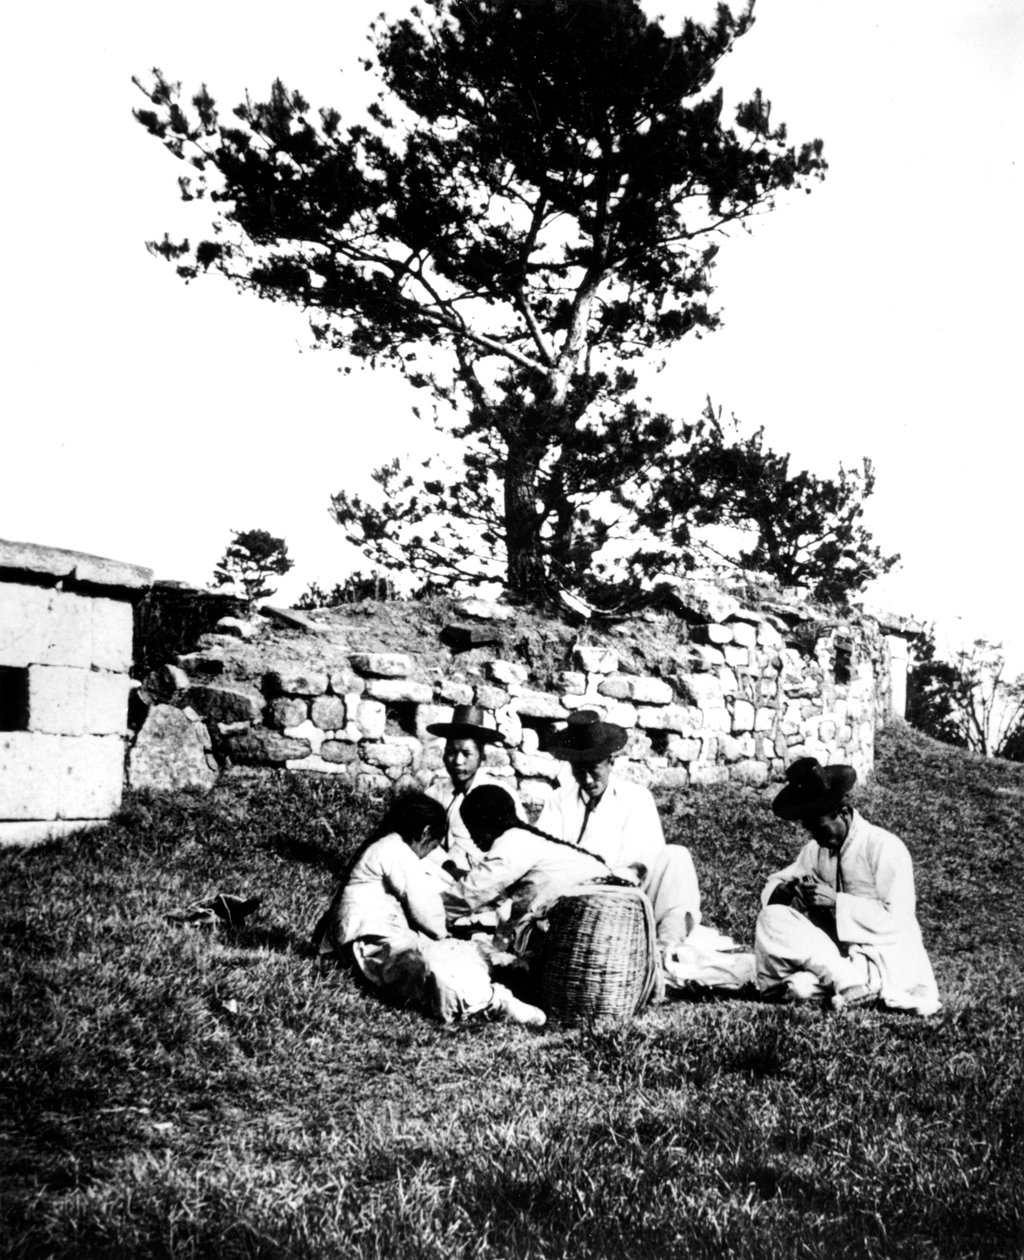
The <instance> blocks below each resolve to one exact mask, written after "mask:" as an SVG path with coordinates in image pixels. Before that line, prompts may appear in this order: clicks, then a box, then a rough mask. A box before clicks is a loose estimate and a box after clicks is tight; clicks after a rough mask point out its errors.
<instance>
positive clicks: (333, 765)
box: [284, 752, 354, 778]
mask: <svg viewBox="0 0 1024 1260" xmlns="http://www.w3.org/2000/svg"><path fill="white" fill-rule="evenodd" d="M284 768H285V769H286V770H300V771H301V772H302V773H303V774H333V775H341V776H342V777H343V778H353V777H354V773H353V770H352V767H351V765H349V764H348V763H347V762H335V761H327V760H325V759H324V758H323V757H321V756H320V755H319V754H318V753H315V752H314V753H310V755H309V756H308V757H301V758H299V757H297V758H296V759H295V760H294V761H286V762H285V763H284Z"/></svg>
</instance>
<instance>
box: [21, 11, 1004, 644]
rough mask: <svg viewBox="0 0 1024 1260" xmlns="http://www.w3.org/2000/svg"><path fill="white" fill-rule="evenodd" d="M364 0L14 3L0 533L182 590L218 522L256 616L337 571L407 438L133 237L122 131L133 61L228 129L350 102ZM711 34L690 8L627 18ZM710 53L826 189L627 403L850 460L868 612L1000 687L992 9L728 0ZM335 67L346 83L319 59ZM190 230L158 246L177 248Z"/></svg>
mask: <svg viewBox="0 0 1024 1260" xmlns="http://www.w3.org/2000/svg"><path fill="white" fill-rule="evenodd" d="M381 7H384V8H386V9H387V10H388V12H389V13H391V14H400V13H402V12H404V11H405V10H406V8H407V5H406V4H402V3H398V2H397V0H391V3H389V4H384V5H382V3H381V0H333V2H331V3H326V2H321V0H293V3H292V4H290V5H288V6H283V7H282V6H278V5H275V6H273V7H271V6H269V5H265V4H261V3H245V4H241V3H236V2H235V0H204V2H203V3H199V2H198V0H181V2H180V3H178V4H176V5H173V6H170V7H167V6H156V5H147V4H139V3H138V2H137V0H136V2H134V3H115V2H113V0H97V3H93V4H78V3H72V0H61V2H60V3H57V4H56V5H54V4H51V5H45V6H44V5H30V4H22V5H18V6H17V7H16V8H15V7H14V6H12V8H11V10H10V11H9V12H8V13H7V15H6V16H5V18H4V19H3V23H2V27H0V29H2V33H3V40H2V47H3V51H2V52H0V59H2V77H0V82H2V87H0V90H2V92H3V110H4V113H3V116H4V118H5V119H6V127H5V134H4V157H5V166H6V171H7V181H6V182H7V187H6V190H5V195H4V199H3V210H2V211H0V215H2V217H3V225H4V237H5V240H6V242H7V259H6V266H5V276H4V279H5V288H6V302H5V308H6V321H5V323H6V327H5V332H4V338H3V346H4V350H5V360H6V362H5V366H4V372H3V379H4V383H5V394H6V399H5V403H6V405H5V407H4V414H5V420H4V441H3V443H2V447H0V449H2V451H3V454H4V464H5V466H6V472H5V476H4V478H3V494H2V497H0V537H6V538H13V539H21V540H26V541H32V542H39V543H44V544H49V545H52V546H60V547H70V548H74V549H77V550H82V551H89V552H94V553H97V554H100V555H108V556H113V557H115V558H117V559H122V560H128V561H133V562H137V563H140V564H145V565H148V566H149V567H151V568H153V569H155V570H156V572H157V575H158V576H160V577H177V578H182V579H185V580H189V581H193V582H199V583H202V582H206V581H209V579H210V575H211V573H212V569H213V566H214V564H215V563H216V561H217V559H218V558H219V556H220V555H221V553H222V551H223V549H224V546H225V544H226V543H227V541H228V537H229V534H230V532H231V530H234V529H249V528H257V527H258V528H264V529H269V530H270V531H271V532H273V533H275V534H279V535H283V536H284V537H285V538H286V540H287V542H288V545H289V549H290V552H291V554H292V556H293V557H294V559H295V560H296V568H295V570H294V571H293V573H292V574H291V575H289V577H288V579H286V580H285V581H284V582H282V584H281V587H280V590H279V595H278V598H279V599H282V600H285V599H288V600H290V599H294V598H296V597H297V596H298V594H299V593H300V592H301V591H302V590H303V589H304V588H305V586H306V585H307V584H308V582H309V581H310V580H312V579H318V580H319V581H320V582H321V584H322V585H324V586H325V587H330V586H331V585H332V584H333V583H334V582H335V581H337V580H340V579H341V578H343V577H344V575H345V573H347V572H348V571H349V570H350V569H351V568H352V567H354V566H358V563H359V558H358V556H356V555H354V554H353V553H352V552H351V551H349V550H347V549H346V548H345V546H344V543H343V540H342V537H341V531H340V530H339V528H338V527H337V526H336V525H334V524H332V522H331V521H330V518H329V517H328V514H327V509H328V505H329V499H330V495H331V493H332V492H336V491H338V490H340V489H342V488H346V487H347V488H352V487H357V488H358V487H360V486H362V485H364V484H365V483H366V481H367V475H368V472H369V470H370V469H371V468H372V467H374V466H376V465H377V464H379V463H381V462H382V461H383V460H385V459H388V458H391V457H392V456H393V455H395V454H401V453H404V452H405V451H408V450H415V451H418V452H420V453H423V454H426V453H429V451H430V449H431V447H432V445H433V444H434V441H433V435H432V432H431V431H430V430H429V429H428V428H426V427H419V426H418V425H417V423H416V422H415V421H414V420H413V419H412V417H411V415H410V406H411V405H412V404H413V403H414V402H415V401H417V398H416V396H415V395H413V394H411V393H410V392H409V391H407V390H406V389H405V387H404V386H403V385H402V384H401V382H400V381H398V380H397V379H396V378H389V377H387V376H385V375H383V374H380V373H377V374H374V375H372V376H371V375H369V374H363V373H356V374H354V375H353V376H349V377H344V376H342V375H340V374H339V373H338V368H339V367H340V366H341V360H340V359H339V358H337V357H334V358H332V357H330V356H328V355H325V354H319V353H313V352H311V351H310V350H309V349H308V339H307V337H306V330H305V323H304V321H303V319H302V317H301V316H300V315H299V314H298V313H296V312H294V311H290V310H287V309H285V308H281V307H275V306H270V305H268V304H266V303H259V302H257V301H256V300H255V299H254V298H251V297H238V296H236V295H235V294H234V292H233V291H232V290H230V289H229V288H228V287H227V286H226V285H225V284H224V283H222V282H218V281H217V280H216V279H211V280H210V281H208V282H207V283H202V282H200V283H197V284H194V285H192V286H189V287H186V286H185V285H183V284H182V283H181V282H180V281H179V280H178V279H177V277H176V276H175V275H174V273H173V269H172V268H171V267H169V266H167V264H165V263H163V262H161V261H160V260H157V259H153V258H151V257H150V256H149V255H148V254H147V253H146V251H145V246H144V242H145V241H146V240H147V239H153V238H155V237H159V236H161V235H162V234H163V232H164V231H165V230H167V231H169V232H170V233H171V235H172V236H175V235H180V234H181V232H180V229H181V226H182V224H183V223H184V222H185V221H184V220H183V219H182V214H183V208H182V207H180V205H179V203H178V201H177V184H176V180H177V177H178V175H179V174H183V173H185V168H184V167H183V166H182V165H181V164H179V163H176V162H175V161H174V160H173V159H172V158H171V157H170V155H169V154H167V153H166V152H165V151H164V150H163V148H162V147H161V146H160V145H159V144H158V142H156V141H155V140H153V139H152V138H151V137H149V136H148V135H146V133H145V132H144V131H143V129H142V128H141V127H139V126H138V124H136V123H135V122H134V120H133V119H132V118H131V112H130V111H131V109H132V108H133V107H136V106H138V105H139V104H141V102H142V98H141V97H140V96H139V94H138V92H137V91H136V89H135V88H134V87H133V86H132V84H131V82H130V79H131V75H132V74H145V73H146V72H147V71H148V70H149V68H150V67H152V66H159V67H161V68H162V69H163V70H164V71H165V72H166V73H167V74H168V75H169V76H171V77H173V78H176V79H181V80H182V81H183V82H184V84H185V86H186V88H187V89H189V90H191V89H194V88H195V87H197V86H198V85H199V83H200V82H203V81H205V82H206V83H207V84H208V85H209V87H210V90H211V92H212V93H213V95H214V96H215V97H216V98H217V100H218V103H219V104H220V105H221V106H222V107H224V108H225V109H226V108H227V107H228V106H230V105H233V104H234V103H235V102H236V101H237V100H238V99H239V97H240V96H241V94H242V92H243V91H244V89H245V88H246V87H248V88H250V89H251V91H252V92H253V93H254V94H255V95H261V94H262V93H264V92H265V90H266V89H267V87H268V86H269V84H270V81H271V79H272V78H273V77H274V76H275V75H280V76H281V77H283V78H284V80H285V82H286V83H287V84H288V85H289V86H290V87H297V88H299V89H301V90H302V91H303V93H304V94H305V95H306V96H307V98H309V99H311V100H312V102H313V103H314V104H335V105H337V106H338V107H339V108H341V109H342V111H343V114H344V112H345V103H346V101H349V100H352V101H356V100H361V99H366V97H367V95H368V92H369V85H368V84H367V83H366V81H365V80H364V78H363V77H362V75H361V73H360V72H359V71H358V70H357V69H356V58H357V57H358V56H360V55H361V54H362V53H363V51H364V44H363V38H364V32H365V31H366V28H367V27H368V25H369V22H370V20H371V19H372V17H373V16H374V15H375V14H376V13H377V12H378V11H379V9H380V8H381ZM650 7H651V9H652V11H657V10H658V9H660V10H661V11H662V12H665V13H667V14H668V15H669V22H668V24H669V25H671V19H672V15H673V14H680V13H683V12H693V13H694V14H695V15H696V16H702V15H706V14H708V13H709V12H710V11H711V10H712V9H713V5H712V4H711V3H709V0H697V2H696V3H694V4H692V5H691V4H680V3H677V2H676V0H662V3H661V4H660V5H654V4H653V3H652V5H651V6H650ZM757 15H758V21H757V24H756V26H755V28H754V30H753V31H752V32H751V33H750V34H749V35H748V36H746V37H745V38H744V39H743V40H742V41H740V44H739V45H738V46H737V49H736V51H735V52H734V53H733V54H732V55H731V57H730V58H728V59H727V61H726V63H725V64H724V66H723V74H724V83H725V87H726V90H727V95H729V96H731V97H732V99H734V100H735V99H741V98H742V97H745V96H746V95H749V94H750V92H751V91H752V90H753V88H754V87H757V86H760V87H762V88H763V89H764V92H765V94H766V95H767V96H768V98H769V99H770V100H771V101H772V102H773V115H772V117H773V121H785V122H786V123H787V124H788V125H789V129H790V136H791V138H792V139H793V140H796V141H801V140H804V139H810V138H812V137H814V136H821V137H822V138H823V139H824V141H825V155H826V157H827V158H828V160H829V163H830V171H829V174H828V177H827V179H826V180H825V182H824V183H823V184H821V185H815V186H814V190H813V192H812V193H811V195H809V196H803V195H802V194H799V193H798V194H794V195H791V196H790V197H788V198H786V197H784V198H781V199H780V201H779V205H778V207H777V209H776V210H775V212H774V213H773V214H771V215H768V216H767V217H765V218H763V219H762V220H760V221H759V222H757V223H756V224H755V226H754V231H753V233H752V234H750V235H749V236H745V235H742V234H738V235H737V236H735V237H733V238H731V239H730V240H728V241H726V242H724V243H723V246H722V250H721V253H720V255H719V265H718V269H717V273H716V278H717V291H716V294H715V299H716V301H717V303H718V304H719V306H720V307H721V308H722V309H723V311H724V316H725V324H724V327H723V329H722V330H721V331H720V332H718V333H717V334H715V335H714V336H712V337H709V338H706V339H704V340H703V341H700V342H698V341H696V340H692V339H691V340H687V341H684V342H683V343H681V345H680V346H679V347H678V348H677V349H676V351H675V352H674V353H673V355H672V358H671V360H670V362H669V365H668V367H667V368H666V370H665V372H664V373H663V374H662V375H661V376H660V377H659V378H657V379H658V388H659V394H658V396H657V397H656V402H657V403H658V404H659V405H661V406H663V407H664V408H665V409H666V410H671V411H673V412H675V413H678V414H680V415H688V416H693V415H695V414H696V413H697V412H698V411H699V409H700V407H701V406H702V403H703V400H704V397H705V395H706V394H709V393H710V395H711V396H712V398H713V399H714V400H715V402H716V404H720V405H722V406H723V407H724V409H725V410H726V412H730V411H734V412H735V413H736V414H737V415H738V417H739V418H740V420H741V421H742V422H743V423H744V425H745V426H746V427H748V428H755V427H757V426H759V425H762V424H763V425H764V426H765V428H766V431H767V438H768V441H769V443H770V445H772V446H773V447H775V448H776V449H779V450H786V449H788V450H791V451H792V454H793V465H794V467H801V466H803V467H810V468H812V469H813V470H814V471H816V472H818V473H820V474H827V475H831V474H833V473H834V472H835V470H836V467H837V465H838V463H839V462H840V461H843V462H845V463H846V464H847V465H851V464H858V463H859V461H860V458H861V456H862V455H869V456H870V457H871V458H872V459H873V460H874V462H875V466H876V470H877V473H878V485H877V489H876V492H875V496H874V498H873V499H872V500H871V502H870V504H869V508H868V524H869V527H870V528H871V529H872V530H873V531H874V533H875V537H876V540H877V541H878V543H879V544H880V545H881V546H882V547H883V549H885V550H886V551H899V552H901V553H902V556H903V563H902V566H901V568H900V570H899V571H898V572H897V573H896V574H893V575H890V577H888V578H886V579H884V580H883V581H882V582H880V583H879V584H877V586H876V588H875V589H874V590H873V591H871V592H869V596H870V597H871V598H872V599H873V600H874V601H875V602H877V603H879V604H882V605H885V606H888V607H891V608H894V609H896V610H898V611H902V612H905V613H908V614H912V615H916V616H920V617H925V618H928V619H938V620H939V622H940V628H944V629H945V631H946V633H948V634H951V635H952V636H954V637H962V636H966V635H969V636H973V635H975V634H984V635H986V636H987V637H989V638H993V639H1002V640H1003V641H1004V642H1005V643H1006V645H1007V648H1008V649H1010V652H1011V654H1012V656H1013V659H1014V660H1015V662H1016V663H1017V667H1018V668H1022V667H1024V607H1022V605H1024V600H1022V598H1021V591H1022V589H1024V581H1022V565H1021V560H1020V554H1021V535H1022V530H1021V520H1022V512H1021V502H1020V500H1021V493H1022V487H1021V471H1020V470H1021V456H1022V453H1024V441H1022V437H1021V429H1022V425H1021V421H1022V415H1021V411H1022V408H1021V401H1020V397H1021V389H1020V378H1021V367H1020V363H1021V351H1020V343H1021V333H1022V327H1021V314H1020V294H1021V292H1022V289H1024V245H1022V239H1021V238H1022V232H1021V228H1020V218H1021V206H1022V205H1024V178H1022V166H1024V163H1022V148H1024V144H1022V140H1021V119H1022V117H1024V87H1022V84H1024V73H1022V72H1024V5H1022V4H1021V3H1020V0H759V4H758V9H757ZM341 67H345V73H344V75H341V74H339V69H340V68H341ZM186 230H187V227H186Z"/></svg>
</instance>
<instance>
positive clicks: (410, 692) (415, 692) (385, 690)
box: [363, 678, 434, 704]
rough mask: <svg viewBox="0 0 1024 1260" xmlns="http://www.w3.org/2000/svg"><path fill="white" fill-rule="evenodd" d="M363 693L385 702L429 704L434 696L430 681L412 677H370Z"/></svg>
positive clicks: (370, 697)
mask: <svg viewBox="0 0 1024 1260" xmlns="http://www.w3.org/2000/svg"><path fill="white" fill-rule="evenodd" d="M363 694H364V695H365V696H366V697H367V699H369V700H382V701H383V702H384V703H385V704H429V703H430V701H431V700H433V698H434V688H433V687H432V686H431V685H430V683H425V682H416V681H415V679H412V678H369V679H367V682H366V687H365V689H364V691H363Z"/></svg>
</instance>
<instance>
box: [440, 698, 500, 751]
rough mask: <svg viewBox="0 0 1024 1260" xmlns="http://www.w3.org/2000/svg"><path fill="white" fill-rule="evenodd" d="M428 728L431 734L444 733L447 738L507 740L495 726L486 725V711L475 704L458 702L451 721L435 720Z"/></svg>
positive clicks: (498, 742) (486, 741)
mask: <svg viewBox="0 0 1024 1260" xmlns="http://www.w3.org/2000/svg"><path fill="white" fill-rule="evenodd" d="M427 730H428V731H429V732H430V734H431V735H443V736H444V738H445V739H475V740H476V742H477V743H478V744H503V743H504V742H505V736H504V735H502V734H500V733H499V732H498V731H496V730H495V729H494V727H493V726H485V725H484V711H483V709H481V708H480V707H479V705H475V704H457V705H456V706H455V708H454V709H452V720H451V721H450V722H435V723H434V724H433V725H432V726H428V727H427Z"/></svg>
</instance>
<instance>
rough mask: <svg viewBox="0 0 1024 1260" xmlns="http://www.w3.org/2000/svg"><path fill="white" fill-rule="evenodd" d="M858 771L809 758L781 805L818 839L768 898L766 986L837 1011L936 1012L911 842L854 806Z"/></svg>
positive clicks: (762, 977) (760, 950) (772, 884)
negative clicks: (825, 1002) (827, 1002)
mask: <svg viewBox="0 0 1024 1260" xmlns="http://www.w3.org/2000/svg"><path fill="white" fill-rule="evenodd" d="M856 781H857V772H856V771H855V770H854V769H853V767H852V766H822V765H821V764H820V763H819V762H818V761H817V760H816V759H815V758H814V757H801V758H800V759H799V760H797V761H794V762H793V764H792V765H791V766H790V767H789V769H788V770H787V771H786V786H785V787H784V788H783V789H782V791H781V792H780V793H779V794H778V796H776V798H775V800H774V801H773V802H772V810H773V811H774V813H775V814H776V815H778V817H779V818H785V819H787V820H789V821H792V822H799V823H801V824H802V826H803V828H804V830H805V831H807V832H808V833H809V835H810V837H811V839H810V840H809V841H808V843H807V844H805V845H804V847H803V848H802V849H801V850H800V852H799V854H798V855H797V858H796V861H795V862H792V863H791V864H790V865H789V866H787V867H786V868H785V869H784V870H781V871H776V873H775V874H774V875H772V876H771V877H770V878H769V880H768V883H767V884H766V885H765V889H764V892H763V893H762V896H761V903H762V910H761V913H760V914H759V915H758V919H757V928H756V931H755V935H754V951H755V955H756V958H757V987H758V989H759V990H760V991H761V992H762V993H763V994H765V995H766V996H770V997H782V998H788V999H790V1000H793V1001H814V1000H818V999H821V998H827V997H831V999H832V1005H833V1006H834V1007H837V1008H838V1007H842V1006H865V1005H870V1004H873V1003H875V1002H876V1001H879V1000H880V1001H881V1002H882V1003H883V1004H884V1005H885V1006H887V1007H889V1008H891V1009H894V1010H903V1011H912V1012H915V1013H916V1014H919V1015H931V1014H934V1013H935V1011H937V1010H938V1009H939V1006H940V1002H939V994H938V988H937V986H936V984H935V976H934V974H933V972H932V967H931V963H930V962H929V961H928V955H927V954H926V953H925V949H924V944H923V942H922V940H921V929H920V926H919V925H918V922H917V915H916V900H915V893H914V868H913V863H912V861H911V858H910V854H909V853H908V852H907V848H906V846H905V845H904V843H903V841H902V840H900V839H899V838H898V837H896V836H894V835H892V834H891V833H890V832H888V831H883V830H882V828H881V827H875V826H874V825H873V824H871V823H869V822H868V821H867V819H865V818H864V817H863V816H862V815H861V814H859V813H858V812H857V810H856V809H854V807H853V806H852V805H851V803H850V800H849V793H850V790H851V788H852V787H853V785H854V783H856Z"/></svg>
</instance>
